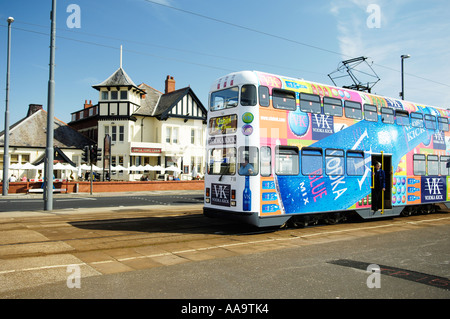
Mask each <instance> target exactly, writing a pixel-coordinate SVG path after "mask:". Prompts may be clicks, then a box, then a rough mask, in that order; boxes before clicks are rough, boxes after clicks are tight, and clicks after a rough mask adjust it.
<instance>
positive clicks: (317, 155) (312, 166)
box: [302, 147, 323, 175]
mask: <svg viewBox="0 0 450 319" xmlns="http://www.w3.org/2000/svg"><path fill="white" fill-rule="evenodd" d="M322 169H323V158H322V149H321V148H309V147H304V148H302V174H303V175H322V174H323V170H322Z"/></svg>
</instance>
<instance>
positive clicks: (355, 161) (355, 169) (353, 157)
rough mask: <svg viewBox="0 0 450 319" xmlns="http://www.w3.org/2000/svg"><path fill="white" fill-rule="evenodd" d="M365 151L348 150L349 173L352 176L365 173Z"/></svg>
mask: <svg viewBox="0 0 450 319" xmlns="http://www.w3.org/2000/svg"><path fill="white" fill-rule="evenodd" d="M364 170H365V164H364V152H362V151H347V174H348V175H350V176H358V175H364Z"/></svg>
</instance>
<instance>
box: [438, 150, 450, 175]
mask: <svg viewBox="0 0 450 319" xmlns="http://www.w3.org/2000/svg"><path fill="white" fill-rule="evenodd" d="M439 163H440V164H439V166H440V173H441V175H442V176H446V175H450V167H447V164H450V156H444V155H442V156H441V161H440V162H439ZM449 166H450V165H449Z"/></svg>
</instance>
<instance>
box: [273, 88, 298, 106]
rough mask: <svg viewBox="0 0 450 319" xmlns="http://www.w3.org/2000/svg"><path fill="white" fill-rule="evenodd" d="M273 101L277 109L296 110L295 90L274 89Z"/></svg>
mask: <svg viewBox="0 0 450 319" xmlns="http://www.w3.org/2000/svg"><path fill="white" fill-rule="evenodd" d="M272 103H273V107H274V108H276V109H282V110H290V111H295V110H296V109H297V105H296V103H295V92H294V91H288V90H280V89H272Z"/></svg>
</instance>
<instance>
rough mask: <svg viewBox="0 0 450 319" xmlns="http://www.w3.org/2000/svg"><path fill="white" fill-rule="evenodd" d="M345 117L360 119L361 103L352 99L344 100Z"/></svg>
mask: <svg viewBox="0 0 450 319" xmlns="http://www.w3.org/2000/svg"><path fill="white" fill-rule="evenodd" d="M344 107H345V117H348V118H350V119H356V120H360V119H362V111H361V103H359V102H353V101H345V102H344Z"/></svg>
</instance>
